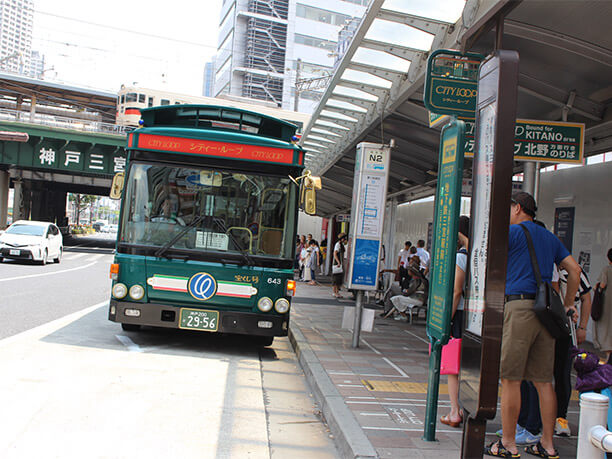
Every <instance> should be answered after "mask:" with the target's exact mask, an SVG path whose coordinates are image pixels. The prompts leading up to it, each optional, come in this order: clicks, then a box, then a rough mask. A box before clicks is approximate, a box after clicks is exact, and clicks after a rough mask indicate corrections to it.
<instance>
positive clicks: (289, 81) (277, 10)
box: [214, 0, 370, 112]
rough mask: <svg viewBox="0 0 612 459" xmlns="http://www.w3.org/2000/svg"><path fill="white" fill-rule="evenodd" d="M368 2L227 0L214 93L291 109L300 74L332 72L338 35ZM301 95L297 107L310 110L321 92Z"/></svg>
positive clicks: (301, 75)
mask: <svg viewBox="0 0 612 459" xmlns="http://www.w3.org/2000/svg"><path fill="white" fill-rule="evenodd" d="M369 1H370V0H224V2H223V7H222V9H221V20H220V26H219V45H218V48H217V57H216V63H217V65H216V68H215V70H216V72H215V85H214V95H215V96H218V95H221V94H231V95H236V96H242V97H249V98H254V99H260V100H267V101H271V102H273V103H275V104H276V105H277V106H279V107H281V108H283V109H285V110H293V109H294V108H295V101H296V98H295V81H296V77H297V78H299V79H308V78H317V77H325V76H326V75H329V74H331V73H332V72H333V68H334V61H335V56H336V47H337V42H338V33H339V32H340V30H341V29H342V27H343V26H345V25H346V24H348V23H349V22H351V21H353V20H354V18H361V17H362V16H363V15H364V13H365V10H366V7H367V5H368V3H369ZM298 59H299V60H300V61H299V63H298ZM298 67H299V68H298ZM299 96H300V97H299V106H298V111H301V112H312V111H313V110H314V107H315V106H316V104H317V101H318V96H319V95H318V94H317V93H316V92H315V91H303V92H301V94H299Z"/></svg>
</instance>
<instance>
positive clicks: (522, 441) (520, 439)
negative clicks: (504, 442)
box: [515, 429, 542, 445]
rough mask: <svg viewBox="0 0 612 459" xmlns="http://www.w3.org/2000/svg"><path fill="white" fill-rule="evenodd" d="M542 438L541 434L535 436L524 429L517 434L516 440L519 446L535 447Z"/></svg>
mask: <svg viewBox="0 0 612 459" xmlns="http://www.w3.org/2000/svg"><path fill="white" fill-rule="evenodd" d="M541 436H542V435H540V434H538V435H533V434H532V433H531V432H529V431H528V430H527V429H523V431H522V432H521V433H520V434H519V433H518V432H517V433H516V439H515V440H516V444H517V445H535V444H536V443H537V442H539V441H540V437H541Z"/></svg>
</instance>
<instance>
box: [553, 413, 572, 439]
mask: <svg viewBox="0 0 612 459" xmlns="http://www.w3.org/2000/svg"><path fill="white" fill-rule="evenodd" d="M555 435H558V436H559V437H569V436H570V435H572V431H571V430H570V427H569V424H568V422H567V419H564V418H557V421H556V422H555Z"/></svg>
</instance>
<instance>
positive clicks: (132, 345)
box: [115, 335, 143, 352]
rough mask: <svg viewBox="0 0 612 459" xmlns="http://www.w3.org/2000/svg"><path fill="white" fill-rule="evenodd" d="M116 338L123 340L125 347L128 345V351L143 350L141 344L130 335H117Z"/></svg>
mask: <svg viewBox="0 0 612 459" xmlns="http://www.w3.org/2000/svg"><path fill="white" fill-rule="evenodd" d="M115 338H117V339H118V340H119V341H120V342H121V344H123V345H124V346H125V347H127V349H128V351H130V352H143V350H142V349H140V346H139V345H138V344H136V343H135V342H134V341H132V340H131V339H130V337H129V336H125V335H115Z"/></svg>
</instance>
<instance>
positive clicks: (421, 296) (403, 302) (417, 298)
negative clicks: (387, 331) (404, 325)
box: [384, 266, 427, 321]
mask: <svg viewBox="0 0 612 459" xmlns="http://www.w3.org/2000/svg"><path fill="white" fill-rule="evenodd" d="M408 279H409V282H408V286H407V288H403V289H402V294H401V295H396V296H392V297H391V304H392V305H393V307H392V308H391V310H390V311H389V312H388V313H387V314H386V315H385V316H384V317H385V318H387V317H389V316H390V315H391V314H395V320H404V321H407V320H408V317H407V316H406V311H407V310H408V312H409V313H410V315H411V316H412V309H413V308H414V307H417V306H423V305H424V304H425V300H426V295H427V292H426V288H427V285H426V282H425V280H424V278H423V274H422V273H421V271H420V269H418V268H416V267H415V266H410V267H409V268H408Z"/></svg>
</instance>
